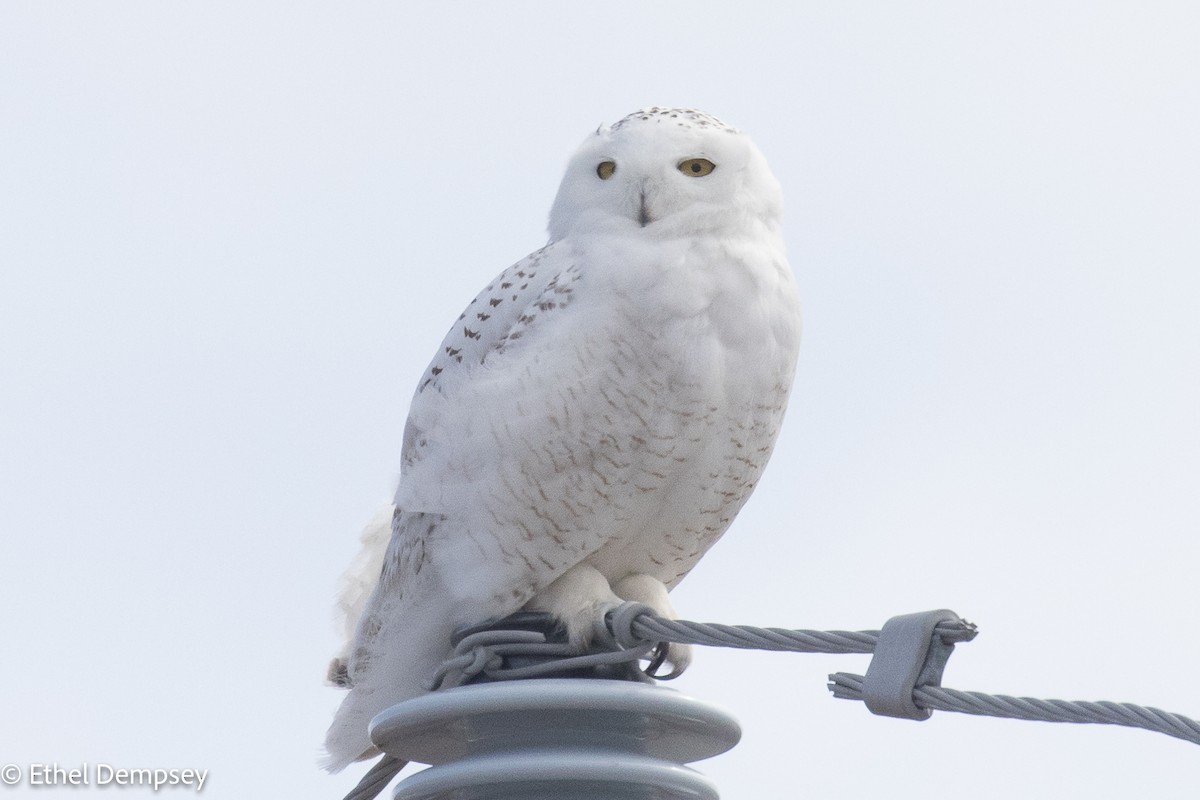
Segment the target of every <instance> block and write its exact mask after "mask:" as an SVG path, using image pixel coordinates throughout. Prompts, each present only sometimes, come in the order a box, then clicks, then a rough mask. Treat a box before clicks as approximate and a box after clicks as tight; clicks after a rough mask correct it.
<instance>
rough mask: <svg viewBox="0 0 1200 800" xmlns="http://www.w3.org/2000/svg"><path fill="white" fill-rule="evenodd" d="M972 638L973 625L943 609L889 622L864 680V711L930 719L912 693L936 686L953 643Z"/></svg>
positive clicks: (896, 618) (902, 717) (902, 617)
mask: <svg viewBox="0 0 1200 800" xmlns="http://www.w3.org/2000/svg"><path fill="white" fill-rule="evenodd" d="M974 636H975V626H974V625H971V623H969V622H965V621H964V620H962V619H961V618H960V617H959V616H958V615H957V614H955V613H954V612H953V611H950V610H948V609H944V608H943V609H938V610H936V611H923V612H920V613H916V614H902V615H900V616H898V617H892V618H891V619H889V620H888V621H887V622H886V623H884V626H883V629H882V630H881V631H880V632H879V642H878V643H877V644H876V645H875V654H874V655H873V656H872V657H871V664H870V666H868V667H867V674H866V677H865V679H864V681H863V701H864V702H866V704H867V708H868V709H870V710H871V713H873V714H879V715H881V716H885V717H899V718H901V719H916V720H925V719H929V717H931V716H932V715H933V711H932V710H931V709H928V708H921V707H920V706H918V705H917V704H916V703H915V702H914V701H913V690H914V689H917V688H920V687H924V686H940V685H941V683H942V671H943V670H945V668H946V662H947V661H948V660H949V659H950V654H951V653H952V652H954V644H955V642H956V641H968V640H970V639H972V638H974Z"/></svg>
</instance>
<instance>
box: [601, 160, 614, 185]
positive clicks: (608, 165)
mask: <svg viewBox="0 0 1200 800" xmlns="http://www.w3.org/2000/svg"><path fill="white" fill-rule="evenodd" d="M616 171H617V162H615V161H601V162H600V163H599V164H598V165H597V166H596V174H597V175H599V176H600V180H602V181H606V180H608V179H609V178H611V177H612V176H613V173H614V172H616Z"/></svg>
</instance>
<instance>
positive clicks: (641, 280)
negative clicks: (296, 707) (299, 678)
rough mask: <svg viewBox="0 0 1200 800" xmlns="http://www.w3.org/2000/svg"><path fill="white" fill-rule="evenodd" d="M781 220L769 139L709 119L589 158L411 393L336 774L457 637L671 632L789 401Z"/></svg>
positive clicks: (682, 115) (357, 642)
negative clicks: (493, 632) (647, 625)
mask: <svg viewBox="0 0 1200 800" xmlns="http://www.w3.org/2000/svg"><path fill="white" fill-rule="evenodd" d="M781 205H782V197H781V193H780V189H779V184H778V182H777V181H776V180H775V178H774V176H773V175H772V174H771V172H770V169H769V168H768V167H767V163H766V161H765V160H764V158H763V157H762V155H761V154H760V153H759V151H758V149H757V148H756V147H755V146H754V144H753V143H751V141H750V140H749V139H748V138H747V137H746V136H745V135H743V134H741V133H739V132H738V131H737V130H735V129H734V128H732V127H730V126H728V125H726V124H724V123H722V122H721V121H720V120H718V119H716V118H714V117H712V116H709V115H708V114H705V113H702V112H700V111H695V110H691V109H683V108H649V109H644V110H642V111H638V112H636V113H634V114H630V115H629V116H628V117H625V118H624V119H622V120H621V121H620V122H618V123H616V124H615V125H612V126H611V127H608V128H602V129H600V130H598V131H596V133H595V134H593V135H591V136H589V137H588V138H587V139H586V140H585V141H584V143H583V145H582V146H581V147H580V148H579V150H578V152H577V153H576V154H575V156H574V157H573V158H572V159H571V161H570V164H569V165H568V167H567V172H566V175H565V176H564V177H563V180H562V185H561V186H560V188H559V190H558V196H557V198H556V199H555V201H554V206H553V208H552V209H551V212H550V225H549V233H550V241H549V243H548V244H547V245H546V246H545V247H543V248H542V249H541V250H538V251H537V252H535V253H533V254H532V255H530V256H528V257H527V258H525V259H524V260H522V261H520V262H518V263H516V264H514V265H513V266H511V267H509V268H508V269H506V270H505V271H504V272H502V273H500V276H499V277H498V278H496V280H495V281H493V282H492V283H491V284H490V285H489V286H488V287H487V288H486V289H484V290H483V292H482V293H481V294H480V295H479V296H478V297H476V298H475V299H474V300H472V301H471V304H470V305H469V306H467V310H466V311H465V312H464V313H463V314H462V316H461V317H459V319H458V321H457V322H456V323H455V324H454V326H453V327H452V328H451V330H450V333H449V334H448V335H447V336H446V339H445V341H444V342H443V343H442V348H441V350H440V351H439V352H438V354H437V356H436V357H435V358H434V359H433V363H432V364H431V365H430V367H429V369H428V371H427V372H426V373H425V375H424V376H423V377H422V378H421V380H420V383H419V385H418V386H417V391H416V395H415V396H414V397H413V401H412V407H411V410H410V412H409V418H408V425H407V428H406V429H405V434H404V449H403V466H402V470H401V477H400V484H399V488H398V489H397V490H396V497H395V510H394V513H393V514H390V515H389V516H388V518H386V520H380V521H378V522H377V523H376V524H375V525H373V526H369V527H368V529H367V531H366V533H365V534H364V552H363V555H362V556H361V557H360V558H359V560H358V562H356V565H355V567H354V568H352V574H351V576H350V580H349V581H348V583H347V589H346V590H345V592H344V594H343V597H342V601H341V607H342V610H343V611H344V612H345V614H346V616H347V622H348V625H349V626H350V629H349V633H350V634H351V641H350V642H348V643H347V645H346V647H345V648H344V650H343V652H342V653H341V654H340V655H339V657H338V658H336V659H335V660H334V664H333V666H332V667H331V676H332V677H333V678H334V679H335V681H336V682H337V683H339V684H340V685H343V686H346V687H348V688H349V690H350V692H349V694H348V695H347V697H346V698H345V700H344V701H343V703H342V705H341V707H340V708H339V709H338V712H337V715H336V717H335V719H334V721H333V725H332V726H331V727H330V729H329V733H328V737H327V740H326V747H327V749H328V752H329V758H328V761H327V766H329V767H330V768H331V769H341V768H342V767H345V766H346V765H348V764H349V763H351V762H352V761H355V760H356V759H361V758H365V757H368V756H371V755H373V754H375V753H376V752H377V751H376V750H375V749H374V748H373V747H372V745H371V742H370V740H369V739H368V737H367V724H368V723H369V722H370V720H371V718H372V717H373V716H375V715H376V714H377V713H379V712H380V711H382V710H383V709H385V708H387V707H388V706H390V705H392V704H394V703H397V702H399V701H401V700H404V699H407V698H410V697H413V696H415V695H418V694H421V693H423V692H424V691H425V686H426V683H427V681H428V680H429V678H430V676H431V675H432V674H433V672H434V670H435V669H436V667H437V666H438V665H439V664H440V663H441V662H442V661H443V660H444V659H445V658H446V657H447V656H448V654H449V652H450V636H451V633H452V632H453V631H454V630H455V629H456V628H458V627H460V626H463V625H466V624H473V623H477V622H480V621H484V620H488V619H493V618H497V617H502V616H505V615H507V614H510V613H513V612H515V611H518V610H520V609H522V608H525V609H532V610H542V611H549V612H551V613H553V614H554V615H556V616H557V617H558V618H560V619H561V620H563V621H564V622H565V624H566V626H567V629H568V631H569V633H570V635H571V639H572V641H573V642H575V643H579V644H582V643H583V642H585V641H586V640H587V638H588V637H589V636H590V633H591V622H592V619H593V617H594V615H595V614H596V612H597V611H598V610H600V609H602V608H604V607H605V606H609V605H615V604H617V603H618V602H620V600H621V599H626V600H638V601H640V602H644V603H649V604H650V605H651V606H653V607H654V608H656V609H657V610H658V611H659V612H660V613H662V614H663V615H665V616H671V617H673V616H674V612H673V610H672V608H671V606H670V603H669V602H668V600H667V591H668V590H670V589H671V588H672V587H674V586H675V585H676V584H677V583H678V582H679V581H680V580H681V579H682V578H683V576H684V575H686V574H687V573H688V571H689V570H691V569H692V567H694V566H695V565H696V562H697V561H698V560H699V558H700V557H701V556H702V555H703V554H704V552H705V551H706V550H707V549H708V548H709V547H710V546H711V545H712V544H713V543H714V542H715V541H717V539H718V538H719V537H720V536H721V534H723V533H724V532H725V529H726V528H728V527H729V524H730V522H732V521H733V518H734V516H735V515H736V514H737V512H738V510H739V509H740V508H741V507H742V504H743V503H745V502H746V499H747V498H748V497H749V496H750V493H751V492H752V491H753V490H754V486H755V484H756V483H757V482H758V479H759V476H760V475H761V474H762V471H763V468H764V467H765V466H766V463H767V459H768V458H769V457H770V455H771V450H772V448H773V446H774V443H775V438H776V434H777V433H778V431H779V425H780V421H781V420H782V418H783V413H784V407H785V406H786V405H787V399H788V392H789V390H790V388H791V384H792V377H793V373H794V371H795V366H796V355H797V348H798V346H799V341H800V312H799V302H798V299H797V294H796V287H795V283H794V281H793V277H792V272H791V269H790V268H789V266H788V263H787V258H786V256H785V254H784V246H783V240H782V238H781V233H780V212H781ZM368 594H369V597H368ZM688 657H689V654H688V652H687V649H686V648H682V647H675V648H674V649H673V650H672V651H671V653H670V660H671V661H672V662H673V665H674V667H675V669H676V671H678V670H681V669H682V668H683V667H684V666H686V663H687V660H688Z"/></svg>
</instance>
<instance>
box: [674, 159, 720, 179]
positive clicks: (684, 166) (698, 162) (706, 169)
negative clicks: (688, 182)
mask: <svg viewBox="0 0 1200 800" xmlns="http://www.w3.org/2000/svg"><path fill="white" fill-rule="evenodd" d="M716 168H717V165H716V164H714V163H713V162H711V161H709V160H708V159H707V158H687V159H684V160H683V161H680V162H679V171H680V172H682V173H683V174H684V175H687V176H688V177H689V178H703V177H704V176H705V175H708V174H709V173H710V172H712V171H713V170H714V169H716Z"/></svg>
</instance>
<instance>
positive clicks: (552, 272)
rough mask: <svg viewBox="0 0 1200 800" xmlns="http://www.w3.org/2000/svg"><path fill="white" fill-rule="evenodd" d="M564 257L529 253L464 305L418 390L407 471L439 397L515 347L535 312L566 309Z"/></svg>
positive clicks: (407, 433) (404, 453)
mask: <svg viewBox="0 0 1200 800" xmlns="http://www.w3.org/2000/svg"><path fill="white" fill-rule="evenodd" d="M562 255H563V253H562V248H561V247H556V246H555V245H554V244H553V243H551V244H548V245H546V246H545V247H543V248H541V249H540V250H536V251H534V252H533V253H530V254H529V255H528V256H526V257H525V258H523V259H521V260H520V261H518V262H517V263H515V264H513V265H512V266H511V267H509V268H508V269H506V270H504V271H503V272H501V273H500V274H499V275H497V276H496V278H495V280H493V281H492V282H491V283H489V284H488V285H487V286H486V287H484V289H483V291H481V292H480V293H479V294H478V295H476V297H475V299H474V300H472V301H471V302H470V303H468V304H467V307H466V309H464V310H463V312H462V314H460V315H459V317H458V320H457V321H456V322H455V323H454V325H453V326H452V327H451V328H450V330H449V332H447V334H446V337H445V339H443V340H442V344H441V346H440V347H439V348H438V352H437V354H436V355H435V356H434V357H433V360H432V361H431V362H430V364H429V366H428V367H427V368H426V370H425V373H424V374H423V375H422V377H421V381H420V382H419V383H418V384H417V390H416V393H415V394H414V396H413V400H412V404H411V405H410V407H409V417H408V420H407V422H406V424H405V428H404V445H403V449H402V450H401V458H402V461H403V463H404V464H405V465H406V466H410V465H412V464H414V463H415V462H417V461H418V460H420V458H421V450H422V449H423V447H424V440H423V438H422V433H423V431H422V429H421V427H420V423H418V422H417V420H419V419H422V418H425V419H428V417H429V416H430V415H429V414H428V413H426V412H427V411H428V410H429V409H430V408H432V407H433V406H435V405H437V400H439V399H440V397H437V396H439V395H445V394H446V393H447V392H452V391H453V388H454V386H455V385H456V384H457V383H459V382H460V381H463V380H466V379H467V378H468V376H469V375H470V374H471V372H472V370H474V369H475V368H477V367H479V366H480V365H482V364H484V363H485V362H486V361H487V358H488V356H489V355H491V354H494V353H499V352H502V351H503V350H504V349H506V348H508V347H510V346H512V345H513V344H514V343H516V342H517V340H518V339H520V338H521V336H522V334H523V333H524V330H525V329H526V328H527V327H528V326H529V324H530V322H531V321H532V319H533V316H534V313H533V312H534V311H535V310H536V311H537V312H547V311H552V310H555V309H561V308H563V307H564V306H565V305H566V301H567V299H568V297H569V290H567V291H564V290H563V289H562V287H561V286H560V280H561V273H562V272H563V271H564V268H565V267H567V264H566V263H565V262H564V259H563V258H562ZM546 295H549V296H548V297H547V296H546ZM435 398H436V399H435Z"/></svg>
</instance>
